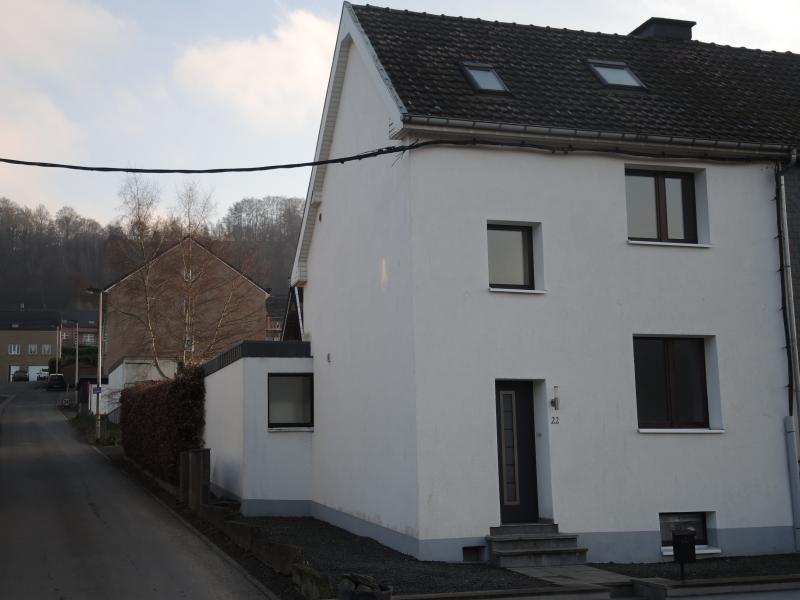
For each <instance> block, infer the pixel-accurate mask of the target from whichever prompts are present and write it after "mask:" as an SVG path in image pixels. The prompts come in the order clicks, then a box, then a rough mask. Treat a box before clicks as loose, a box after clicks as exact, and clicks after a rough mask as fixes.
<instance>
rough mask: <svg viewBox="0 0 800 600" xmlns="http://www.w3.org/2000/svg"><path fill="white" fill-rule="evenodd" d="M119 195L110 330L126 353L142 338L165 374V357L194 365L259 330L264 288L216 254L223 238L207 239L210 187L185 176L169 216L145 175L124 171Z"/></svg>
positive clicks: (263, 320) (260, 334)
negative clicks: (117, 273)
mask: <svg viewBox="0 0 800 600" xmlns="http://www.w3.org/2000/svg"><path fill="white" fill-rule="evenodd" d="M120 196H121V199H122V201H123V203H122V206H123V210H124V216H123V218H122V219H121V226H122V227H121V230H122V232H123V233H124V239H122V240H120V248H121V249H122V251H121V252H120V253H119V255H120V256H122V257H123V260H127V261H128V262H129V263H130V267H131V268H130V269H129V270H130V271H131V273H130V275H129V276H128V277H127V278H123V280H122V281H121V282H120V284H119V285H120V289H119V290H117V291H115V292H114V293H113V294H111V293H110V294H109V296H110V298H109V300H110V307H111V310H113V311H116V312H117V314H119V315H120V316H122V317H124V319H125V321H126V323H127V327H126V328H125V329H126V330H121V331H119V332H117V337H120V338H123V339H124V345H127V348H128V350H127V351H126V352H134V353H135V352H136V351H137V349H136V348H137V346H136V343H137V341H139V342H141V341H142V339H144V340H146V342H147V343H146V354H147V356H148V357H150V358H152V360H153V364H154V366H155V368H156V370H157V371H158V373H159V375H160V376H161V377H163V378H166V377H167V371H168V369H166V367H165V363H164V361H165V360H170V361H175V362H177V363H182V364H187V365H188V364H199V363H202V362H204V361H206V360H209V359H210V358H212V357H213V356H215V355H216V354H217V353H219V352H220V351H222V350H223V349H224V348H225V347H227V346H229V345H231V344H232V343H234V342H236V341H238V340H241V339H247V338H256V339H263V338H264V337H265V336H266V308H265V300H266V293H265V292H264V290H262V289H261V288H259V287H258V286H257V285H255V284H254V283H253V282H252V281H250V279H248V278H247V277H246V276H244V275H243V274H242V273H241V272H239V270H237V269H235V268H233V267H231V266H230V265H228V264H227V263H226V262H225V261H224V260H223V259H222V258H221V256H220V254H222V252H221V251H222V250H223V249H224V246H225V245H226V242H224V241H212V240H211V239H209V230H210V223H211V217H212V213H213V208H214V205H213V201H212V197H211V194H210V193H208V192H205V191H202V190H200V188H199V187H198V185H197V184H196V183H195V182H194V181H186V182H185V183H184V184H183V186H182V187H181V188H180V189H179V190H178V191H177V197H176V204H175V206H174V207H173V209H172V211H171V214H170V216H169V217H168V218H163V217H161V216H160V213H159V210H158V208H159V194H158V190H157V188H155V186H153V185H152V184H150V183H149V182H147V181H145V180H142V179H140V178H137V177H131V178H128V179H127V180H126V182H125V184H124V185H123V186H122V189H121V192H120ZM243 266H245V267H246V265H243ZM262 323H263V324H262ZM117 342H118V343H119V342H120V340H117ZM140 347H141V345H140ZM123 354H124V353H123Z"/></svg>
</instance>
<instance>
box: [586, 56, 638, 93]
mask: <svg viewBox="0 0 800 600" xmlns="http://www.w3.org/2000/svg"><path fill="white" fill-rule="evenodd" d="M587 62H588V63H589V68H590V69H591V70H592V73H594V74H595V76H596V77H597V78H598V79H599V80H600V83H602V84H603V86H604V87H607V88H611V89H616V90H644V91H647V86H646V85H645V84H644V83H643V82H642V80H641V79H639V78H638V77H637V76H636V73H634V72H633V69H631V68H630V67H629V66H628V65H627V64H626V63H625V62H623V61H621V60H602V59H592V60H589V61H587ZM597 67H606V68H608V69H619V70H620V71H625V72H627V73H628V75H630V76H631V77H632V78H633V80H634V81H635V82H636V83H637V84H638V85H625V84H622V83H609V82H608V79H606V78H605V76H604V75H603V74H602V73H601V72H600V70H599V69H598V68H597Z"/></svg>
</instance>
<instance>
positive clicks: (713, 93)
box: [353, 5, 800, 145]
mask: <svg viewBox="0 0 800 600" xmlns="http://www.w3.org/2000/svg"><path fill="white" fill-rule="evenodd" d="M353 10H354V12H355V15H356V17H357V19H358V21H359V23H360V25H361V27H362V28H363V30H364V32H365V33H366V35H367V37H368V38H369V40H370V42H371V43H372V46H373V48H374V49H375V52H376V54H377V56H378V58H379V60H380V61H381V63H382V65H383V67H384V68H385V69H386V72H387V73H388V75H389V78H390V79H391V81H392V84H393V85H394V88H395V90H396V91H397V93H398V95H399V97H400V98H401V100H402V102H403V104H404V105H405V107H406V110H407V111H408V113H409V114H410V115H416V116H436V117H447V118H453V119H465V120H469V121H486V122H505V123H515V124H524V125H535V126H545V127H559V128H565V129H588V130H597V131H609V132H618V133H642V134H650V135H664V136H675V137H684V138H697V139H705V140H722V141H736V142H756V143H773V144H785V145H797V144H798V143H799V142H800V102H798V98H800V55H797V54H792V53H789V52H786V53H777V52H769V53H767V52H762V51H759V50H749V49H745V48H732V47H730V46H720V45H716V44H709V43H703V42H698V41H693V40H656V39H641V38H636V37H630V36H624V35H617V34H604V33H588V32H583V31H573V30H568V29H552V28H549V27H538V26H528V25H516V24H513V23H499V22H496V21H495V22H492V21H483V20H479V19H467V18H461V17H457V18H456V17H446V16H435V15H428V14H424V13H414V12H409V11H405V10H403V11H400V10H393V9H384V8H377V7H373V6H358V5H354V6H353ZM590 59H605V60H619V61H624V62H625V63H626V64H627V65H628V66H629V67H630V68H631V70H632V71H633V72H634V73H635V74H636V76H637V77H639V79H640V80H641V81H642V83H644V85H645V86H646V88H647V89H646V90H640V89H631V90H620V89H610V88H606V87H605V86H604V85H603V84H602V83H601V82H600V81H599V80H598V78H597V77H596V76H595V75H594V73H592V71H591V69H590V68H589V65H588V61H589V60H590ZM465 61H473V62H480V63H486V64H491V65H493V66H494V68H495V70H496V71H497V73H498V74H499V75H500V76H501V77H502V79H503V81H504V82H505V83H506V85H507V86H508V88H509V90H510V92H511V93H510V94H509V95H505V96H503V95H489V94H481V93H479V92H475V91H473V89H472V88H471V86H470V85H469V83H468V82H467V80H466V78H465V77H464V75H463V73H462V71H461V68H460V67H461V64H462V63H463V62H465Z"/></svg>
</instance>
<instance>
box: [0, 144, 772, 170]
mask: <svg viewBox="0 0 800 600" xmlns="http://www.w3.org/2000/svg"><path fill="white" fill-rule="evenodd" d="M430 146H495V147H503V148H525V149H529V150H540V151H543V152H549V153H552V154H569V153H572V152H592V153H594V152H599V153H606V154H619V155H623V156H641V157H650V158H672V159H687V160H688V159H695V160H697V159H706V160H718V161H723V162H730V161H734V162H752V161H754V160H766V159H765V158H764V157H759V156H747V155H745V156H740V157H730V158H714V157H712V156H710V155H709V154H707V153H698V154H670V153H666V152H636V151H631V150H624V149H621V148H619V147H608V148H595V147H590V146H586V147H581V146H576V145H572V144H568V145H561V146H559V145H546V144H533V143H530V142H526V141H519V142H513V141H494V140H479V139H474V138H472V139H435V140H424V141H416V142H413V143H411V144H400V145H397V146H385V147H383V148H376V149H374V150H368V151H366V152H361V153H360V154H351V155H349V156H340V157H338V158H328V159H325V160H310V161H306V162H299V163H285V164H276V165H261V166H255V167H221V168H213V169H139V168H135V167H91V166H86V165H73V164H66V163H53V162H41V161H34V160H18V159H15V158H0V163H6V164H9V165H22V166H27V167H40V168H46V169H70V170H73V171H96V172H101V173H152V174H166V173H183V174H197V175H200V174H205V173H252V172H256V171H277V170H281V169H299V168H303V167H318V166H322V165H334V164H345V163H349V162H354V161H358V160H365V159H368V158H376V157H378V156H383V155H385V154H400V153H403V152H407V151H411V150H419V149H421V148H426V147H430Z"/></svg>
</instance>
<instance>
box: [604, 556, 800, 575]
mask: <svg viewBox="0 0 800 600" xmlns="http://www.w3.org/2000/svg"><path fill="white" fill-rule="evenodd" d="M591 566H593V567H597V568H598V569H605V570H606V571H612V572H614V573H620V574H622V575H627V576H628V577H637V578H648V577H663V578H664V579H674V580H680V577H681V575H680V567H679V566H678V565H677V564H676V563H672V562H664V563H631V564H618V563H598V564H593V565H591ZM763 575H800V554H768V555H763V556H735V557H731V558H703V559H701V560H698V561H697V562H694V563H689V564H687V565H686V579H719V578H726V577H757V576H763Z"/></svg>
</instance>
